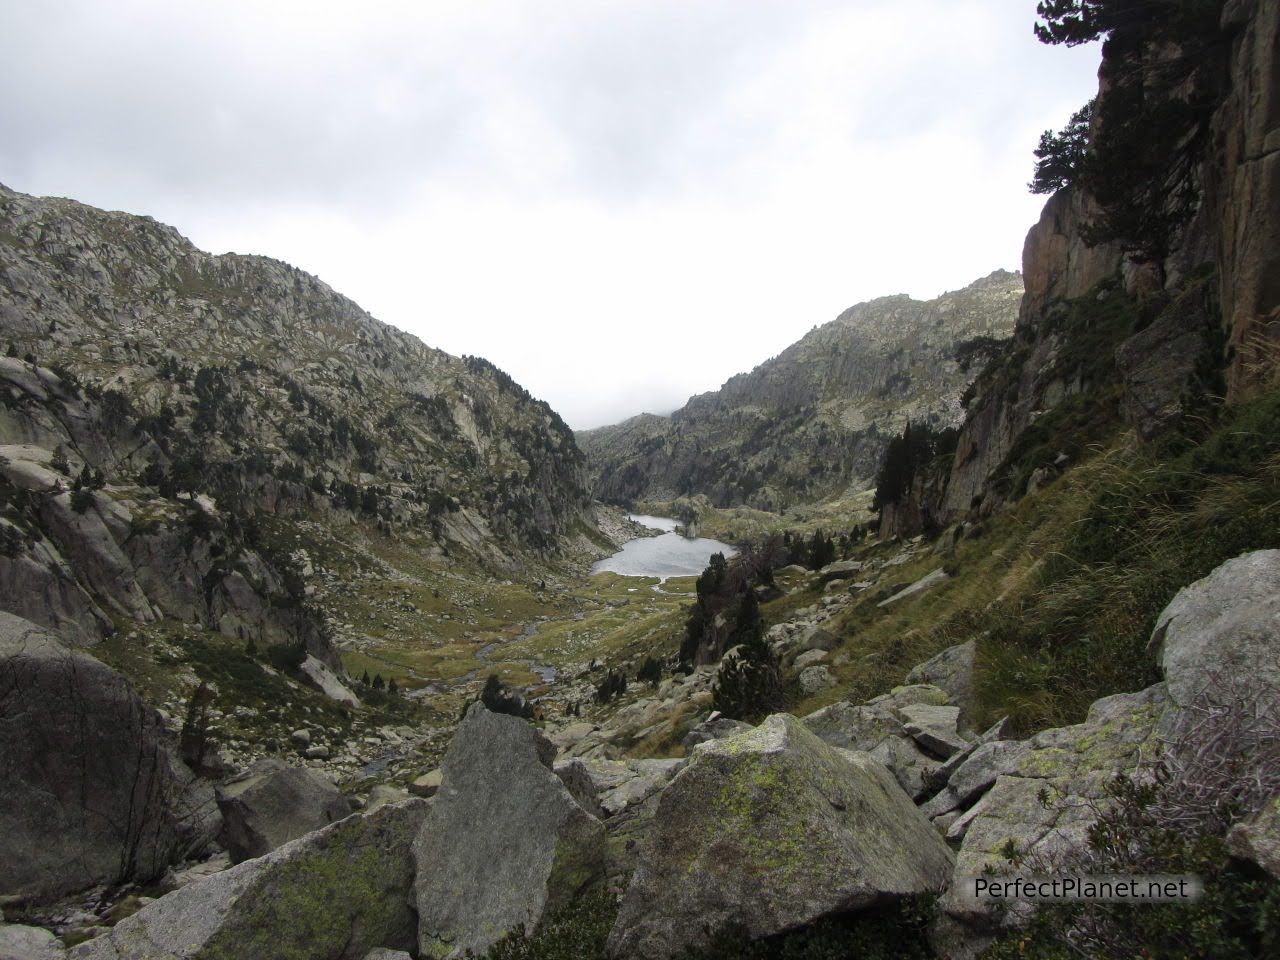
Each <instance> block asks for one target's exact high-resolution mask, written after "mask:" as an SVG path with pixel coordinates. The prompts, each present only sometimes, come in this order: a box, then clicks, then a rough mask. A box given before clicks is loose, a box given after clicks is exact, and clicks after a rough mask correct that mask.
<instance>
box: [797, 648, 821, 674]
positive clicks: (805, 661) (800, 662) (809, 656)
mask: <svg viewBox="0 0 1280 960" xmlns="http://www.w3.org/2000/svg"><path fill="white" fill-rule="evenodd" d="M828 656H829V654H828V653H827V651H826V650H806V651H805V652H804V653H802V654H800V656H798V657H796V659H795V663H794V664H793V666H794V667H795V669H796V670H797V671H804V670H805V669H807V668H808V667H812V666H815V665H816V664H819V663H822V662H823V661H824V660H826V659H827V657H828Z"/></svg>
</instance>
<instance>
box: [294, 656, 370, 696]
mask: <svg viewBox="0 0 1280 960" xmlns="http://www.w3.org/2000/svg"><path fill="white" fill-rule="evenodd" d="M298 672H299V673H301V674H302V675H303V677H305V678H306V679H307V681H308V682H309V683H310V684H311V685H312V686H314V687H315V688H316V689H317V690H319V691H320V692H321V693H323V694H324V695H325V696H326V697H328V698H329V699H330V700H336V701H337V702H338V703H341V704H345V705H346V706H348V707H358V706H360V698H359V697H357V696H356V695H355V694H354V693H352V692H351V689H350V688H349V687H348V686H347V685H346V684H344V683H343V682H342V681H341V680H339V679H338V675H337V674H336V673H334V672H333V671H332V670H330V669H329V668H328V667H327V666H326V665H325V664H324V663H323V662H321V661H320V660H317V659H316V658H315V657H313V656H311V655H310V654H308V655H307V658H306V659H305V660H303V661H302V666H300V667H299V668H298Z"/></svg>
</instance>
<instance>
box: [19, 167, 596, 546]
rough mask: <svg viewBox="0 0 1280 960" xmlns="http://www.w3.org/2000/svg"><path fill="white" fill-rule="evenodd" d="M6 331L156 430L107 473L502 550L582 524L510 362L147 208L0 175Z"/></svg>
mask: <svg viewBox="0 0 1280 960" xmlns="http://www.w3.org/2000/svg"><path fill="white" fill-rule="evenodd" d="M5 341H7V346H8V352H9V355H10V356H11V357H18V358H23V357H25V358H28V359H29V360H31V361H33V362H35V363H39V364H40V365H42V366H44V367H47V368H50V369H52V370H54V371H57V372H59V373H60V374H61V378H62V380H63V381H65V382H66V383H67V384H68V385H70V386H71V387H75V386H77V385H80V386H83V388H84V390H85V391H86V392H87V394H88V395H89V396H90V398H91V399H92V400H94V401H95V402H96V403H97V404H98V405H99V406H100V407H101V409H102V411H103V414H104V416H105V417H106V418H107V419H108V420H109V421H111V423H112V424H113V425H122V424H124V423H130V424H133V425H134V426H135V427H136V429H137V430H138V432H139V436H140V437H144V438H146V440H148V441H150V444H149V446H148V448H147V452H146V455H145V456H144V457H142V459H143V460H145V461H146V462H145V463H142V464H139V463H138V462H137V461H138V460H139V455H138V454H137V453H135V454H133V455H132V456H131V457H130V463H129V464H128V470H130V471H134V472H133V473H132V474H129V475H127V476H119V475H117V473H116V472H115V470H114V468H115V467H116V466H118V464H115V463H91V464H90V466H92V467H94V468H100V469H106V470H107V472H108V479H109V480H113V481H114V480H117V479H119V480H129V481H136V480H139V479H140V477H141V474H142V472H143V471H145V472H146V485H147V486H150V487H154V488H156V489H157V490H160V491H163V492H166V493H169V494H172V493H173V492H175V491H176V492H201V493H207V494H209V495H211V496H214V497H215V498H216V499H217V500H219V501H220V502H229V501H243V502H244V503H245V504H246V505H247V506H248V507H251V508H252V509H255V510H262V511H265V512H267V513H270V514H297V513H305V512H308V511H314V510H317V509H318V510H322V511H331V510H339V511H345V512H346V513H347V514H349V515H352V516H363V517H365V518H367V519H371V520H376V521H378V522H379V523H380V524H382V525H383V526H384V527H386V528H391V527H400V528H403V527H409V528H418V529H423V530H427V531H429V532H430V535H431V539H432V540H433V541H434V542H435V544H436V546H437V547H438V548H439V550H442V551H448V550H462V551H464V552H466V553H468V554H472V555H475V556H477V557H479V558H481V559H483V560H484V561H485V562H487V563H492V564H500V565H501V564H506V565H513V564H517V563H518V558H519V557H520V556H522V555H534V556H553V555H555V554H556V553H557V552H558V551H560V550H561V548H562V547H563V546H564V542H565V537H566V535H567V534H569V533H570V532H571V531H582V530H584V529H586V528H588V527H589V526H590V525H591V523H592V519H591V508H590V498H589V496H588V492H587V489H586V475H585V471H584V466H583V458H582V455H581V454H580V452H579V451H578V448H577V446H576V445H575V443H574V439H573V435H572V433H571V432H570V431H569V429H568V428H567V427H566V426H565V424H564V422H563V421H562V420H561V419H560V417H559V416H558V415H557V414H556V413H555V412H554V411H553V410H552V409H551V408H550V407H549V406H547V404H545V403H543V402H541V401H537V400H534V399H533V398H532V397H530V396H529V394H528V393H527V392H526V391H525V390H524V389H523V388H522V387H520V386H519V385H518V384H516V383H515V382H514V381H513V380H512V379H511V378H510V377H509V376H507V375H506V374H505V373H503V372H502V371H500V370H498V369H497V368H495V367H494V366H492V365H491V364H489V363H488V362H487V361H484V360H481V359H478V358H472V357H468V358H464V359H458V358H456V357H452V356H450V355H448V354H446V353H443V352H441V351H439V350H433V349H431V348H430V347H427V346H426V345H424V344H423V343H422V342H420V341H419V340H418V339H417V338H415V337H412V336H410V335H408V334H405V333H402V332H400V331H398V330H396V329H394V328H392V327H390V326H387V325H386V324H383V323H380V322H378V321H377V320H375V319H373V318H372V317H370V316H369V315H368V314H367V313H365V312H364V311H363V310H361V309H360V308H359V307H358V306H357V305H356V304H354V303H352V302H351V301H350V300H348V299H347V298H345V297H343V296H341V295H340V294H338V293H336V292H334V291H333V290H332V289H330V288H329V287H328V286H326V285H325V284H324V283H322V282H321V281H319V280H318V279H317V278H315V277H313V276H311V275H309V274H307V273H304V272H303V271H301V270H297V269H295V268H293V267H290V266H288V265H286V264H284V263H280V262H278V261H275V260H271V259H268V258H265V257H256V256H238V255H235V254H227V255H223V256H211V255H209V254H207V253H204V252H202V251H200V250H197V249H196V248H195V247H194V246H192V244H191V243H189V242H188V241H187V240H185V239H184V238H183V237H182V236H181V235H179V234H178V232H177V231H176V230H174V229H173V228H172V227H168V226H165V225H163V224H160V223H157V222H156V221H154V220H152V219H149V218H146V217H138V216H132V215H129V214H125V213H112V212H107V211H103V210H97V209H94V208H92V207H89V206H85V205H83V204H80V203H75V202H72V201H69V200H57V199H43V198H35V197H29V196H24V195H22V194H19V193H15V192H13V191H10V190H7V189H4V188H0V344H3V343H4V342H5ZM68 452H70V453H72V454H73V459H74V460H75V461H76V463H77V469H78V468H79V464H80V461H81V460H82V459H84V458H83V457H77V456H75V455H74V454H75V451H68ZM126 474H128V471H126Z"/></svg>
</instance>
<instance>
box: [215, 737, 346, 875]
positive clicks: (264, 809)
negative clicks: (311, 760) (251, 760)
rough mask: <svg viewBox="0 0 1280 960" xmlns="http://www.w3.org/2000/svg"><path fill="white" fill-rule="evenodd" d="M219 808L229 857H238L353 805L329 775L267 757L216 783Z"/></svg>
mask: <svg viewBox="0 0 1280 960" xmlns="http://www.w3.org/2000/svg"><path fill="white" fill-rule="evenodd" d="M218 809H219V810H221V811H222V833H221V834H220V836H219V837H218V839H219V841H220V842H221V843H222V845H223V846H224V847H226V848H227V853H229V854H230V855H231V862H232V863H239V862H240V861H241V860H249V859H251V858H253V857H260V856H262V855H263V854H266V853H270V852H271V851H272V850H274V849H275V848H276V847H278V846H281V845H282V844H285V843H288V842H289V841H290V840H294V839H296V838H298V837H300V836H302V835H303V834H306V833H310V832H311V831H313V830H319V829H320V828H321V827H327V826H328V825H329V824H331V823H334V822H335V821H337V820H341V819H342V818H343V817H345V816H347V815H348V814H350V813H351V810H352V806H351V801H350V800H348V799H347V798H346V797H344V796H343V795H342V794H341V793H339V792H338V788H337V787H336V786H334V785H333V782H332V781H331V780H328V779H326V778H325V777H323V776H321V775H320V774H318V773H316V772H315V771H314V770H308V769H304V768H300V767H291V766H289V764H287V763H285V762H284V761H283V760H279V759H277V758H275V757H269V758H267V759H265V760H260V761H258V762H257V763H255V764H254V765H253V767H252V768H250V770H249V772H248V774H247V775H246V776H245V777H244V778H243V779H240V780H236V781H234V782H232V783H229V784H226V785H224V786H222V787H220V788H219V789H218Z"/></svg>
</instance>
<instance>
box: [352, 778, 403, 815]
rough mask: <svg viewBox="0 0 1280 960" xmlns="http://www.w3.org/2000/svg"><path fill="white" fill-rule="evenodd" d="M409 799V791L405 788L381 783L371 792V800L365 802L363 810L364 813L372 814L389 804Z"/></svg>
mask: <svg viewBox="0 0 1280 960" xmlns="http://www.w3.org/2000/svg"><path fill="white" fill-rule="evenodd" d="M408 799H409V791H408V790H405V789H404V788H403V787H397V786H393V785H392V784H389V783H380V784H378V785H377V786H376V787H374V788H373V789H372V790H370V791H369V799H368V800H366V801H365V804H364V807H363V808H362V812H363V813H372V812H373V811H374V810H377V809H378V808H380V807H385V806H386V805H387V804H389V803H400V802H402V801H404V800H408Z"/></svg>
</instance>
